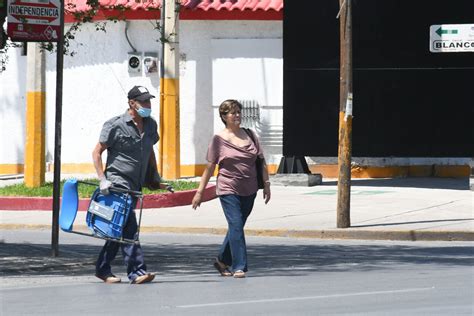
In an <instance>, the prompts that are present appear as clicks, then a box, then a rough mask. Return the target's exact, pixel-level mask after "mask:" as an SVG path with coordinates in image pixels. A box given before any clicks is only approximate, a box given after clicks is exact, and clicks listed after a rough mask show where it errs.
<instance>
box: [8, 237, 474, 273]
mask: <svg viewBox="0 0 474 316" xmlns="http://www.w3.org/2000/svg"><path fill="white" fill-rule="evenodd" d="M218 246H219V245H218V244H204V245H203V244H186V245H183V244H167V245H156V244H148V243H147V244H144V245H143V248H144V252H145V255H146V262H147V265H148V269H149V270H150V271H157V272H158V273H159V274H160V275H199V274H204V273H215V271H214V270H213V268H212V262H213V257H214V256H215V254H216V252H217V249H218ZM100 248H101V247H100V246H94V245H84V244H66V245H61V246H60V257H56V258H53V257H51V256H50V254H51V250H50V247H49V246H48V245H45V244H24V243H0V256H1V257H0V270H1V276H3V277H12V276H23V277H24V276H40V275H56V276H58V275H65V276H86V275H93V274H94V263H95V259H96V256H97V255H98V253H99V251H100ZM248 255H249V265H250V266H249V270H251V272H252V273H251V276H253V277H258V276H269V275H272V276H278V275H281V276H292V275H306V274H308V273H310V272H318V271H321V272H323V271H324V272H345V271H369V270H377V269H391V268H393V267H395V266H396V267H400V266H402V265H404V264H419V265H420V268H422V266H423V265H431V266H472V265H474V257H473V248H472V247H470V246H439V247H437V246H433V247H420V246H409V245H379V244H367V245H360V244H358V245H341V244H338V243H334V244H316V245H297V246H291V245H285V244H270V245H264V244H249V245H248ZM114 264H115V266H114V268H113V269H114V272H115V273H118V274H124V273H125V267H123V266H122V258H121V255H120V253H119V254H118V255H117V258H116V260H115V261H114Z"/></svg>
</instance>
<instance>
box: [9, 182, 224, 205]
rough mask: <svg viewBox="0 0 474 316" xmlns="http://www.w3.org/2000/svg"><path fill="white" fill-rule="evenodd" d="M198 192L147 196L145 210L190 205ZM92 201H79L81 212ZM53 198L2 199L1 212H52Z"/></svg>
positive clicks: (207, 193)
mask: <svg viewBox="0 0 474 316" xmlns="http://www.w3.org/2000/svg"><path fill="white" fill-rule="evenodd" d="M194 194H196V190H188V191H179V192H175V193H162V194H147V195H145V196H144V198H143V208H144V209H147V208H162V207H174V206H183V205H190V204H191V202H192V200H193V197H194ZM216 197H217V196H216V186H215V185H208V186H207V187H206V189H205V190H204V195H203V199H202V201H203V202H206V201H209V200H212V199H215V198H216ZM89 202H90V199H79V211H85V210H87V208H88V207H89ZM52 209H53V198H51V197H14V196H5V197H0V210H5V211H51V210H52Z"/></svg>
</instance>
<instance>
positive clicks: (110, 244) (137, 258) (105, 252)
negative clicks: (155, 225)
mask: <svg viewBox="0 0 474 316" xmlns="http://www.w3.org/2000/svg"><path fill="white" fill-rule="evenodd" d="M137 230H138V225H137V218H136V217H135V212H133V211H132V212H131V213H130V215H129V217H128V221H127V224H126V225H125V226H124V228H123V233H122V236H123V237H124V238H126V239H135V235H136V233H137ZM119 248H121V249H122V256H123V261H124V263H125V265H126V266H127V274H128V278H129V279H130V280H131V281H132V280H134V279H135V278H136V277H137V276H139V275H143V274H144V273H146V265H145V259H144V257H143V251H142V247H141V246H140V244H123V243H118V242H114V241H109V240H107V241H106V242H105V245H104V247H102V250H101V251H100V254H99V258H98V259H97V263H96V269H95V272H96V274H97V275H101V276H107V275H109V274H112V269H111V266H110V263H111V262H112V260H114V259H115V256H116V255H117V252H118V250H119Z"/></svg>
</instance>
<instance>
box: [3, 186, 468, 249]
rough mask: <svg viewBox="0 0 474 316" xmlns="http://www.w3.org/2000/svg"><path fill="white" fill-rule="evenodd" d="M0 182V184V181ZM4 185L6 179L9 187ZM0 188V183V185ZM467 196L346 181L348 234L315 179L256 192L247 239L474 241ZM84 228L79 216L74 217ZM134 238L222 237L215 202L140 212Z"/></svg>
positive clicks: (10, 217) (40, 224) (450, 189)
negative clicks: (266, 199)
mask: <svg viewBox="0 0 474 316" xmlns="http://www.w3.org/2000/svg"><path fill="white" fill-rule="evenodd" d="M1 181H4V180H0V182H1ZM9 181H11V180H9ZM0 185H1V184H0ZM473 197H474V192H473V191H470V190H469V179H468V178H464V179H452V178H397V179H354V180H353V181H352V189H351V216H350V217H351V227H350V228H347V229H337V228H336V202H337V183H336V181H335V180H334V179H323V184H322V185H319V186H315V187H290V186H287V187H284V186H276V185H275V186H272V199H271V201H270V203H269V204H268V205H265V204H264V203H263V198H262V192H261V191H260V192H259V193H258V196H257V200H256V203H255V207H254V210H253V212H252V214H251V216H250V218H249V220H248V222H247V226H246V232H247V234H248V235H260V236H262V235H263V236H282V237H311V238H331V239H348V238H350V239H381V240H387V239H389V240H464V241H473V240H474V214H473ZM51 217H52V216H51V212H50V211H35V210H32V211H0V228H2V229H17V228H48V227H50V225H51ZM75 227H76V228H77V229H83V228H85V212H79V213H78V217H77V218H76V225H75ZM141 227H142V228H141V231H142V232H145V233H146V232H152V231H153V232H179V233H215V234H225V232H226V228H227V223H226V221H225V218H224V215H223V213H222V209H221V206H220V202H219V200H218V199H215V200H212V201H209V202H206V203H203V204H202V205H201V207H200V208H199V209H198V210H197V211H194V210H193V209H192V208H191V206H182V207H173V208H159V209H145V210H143V218H142V225H141Z"/></svg>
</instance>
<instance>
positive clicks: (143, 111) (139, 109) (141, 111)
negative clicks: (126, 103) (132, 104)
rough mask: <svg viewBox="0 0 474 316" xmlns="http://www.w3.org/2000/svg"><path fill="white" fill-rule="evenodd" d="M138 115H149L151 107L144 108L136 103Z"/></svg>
mask: <svg viewBox="0 0 474 316" xmlns="http://www.w3.org/2000/svg"><path fill="white" fill-rule="evenodd" d="M135 109H136V111H137V113H138V115H140V116H141V117H149V116H150V114H151V109H148V108H144V107H142V106H140V104H138V103H137V107H136V108H135Z"/></svg>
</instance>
